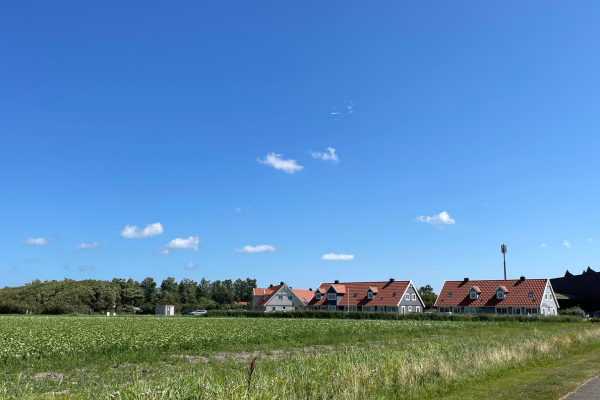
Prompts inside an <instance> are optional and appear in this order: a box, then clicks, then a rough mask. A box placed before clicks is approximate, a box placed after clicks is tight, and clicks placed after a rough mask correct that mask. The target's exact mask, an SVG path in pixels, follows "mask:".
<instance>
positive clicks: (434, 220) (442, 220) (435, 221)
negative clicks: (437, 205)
mask: <svg viewBox="0 0 600 400" xmlns="http://www.w3.org/2000/svg"><path fill="white" fill-rule="evenodd" d="M415 219H416V220H417V221H420V222H427V223H428V224H432V225H435V226H436V227H437V228H441V227H442V225H454V224H456V221H455V220H453V219H452V218H451V217H450V215H448V213H447V212H446V211H442V212H441V213H439V214H438V215H434V216H432V217H426V216H425V215H421V216H420V217H417V218H415Z"/></svg>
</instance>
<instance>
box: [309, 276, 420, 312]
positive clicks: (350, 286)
mask: <svg viewBox="0 0 600 400" xmlns="http://www.w3.org/2000/svg"><path fill="white" fill-rule="evenodd" d="M410 283H411V282H410V281H394V282H389V281H381V282H342V283H339V284H331V283H321V286H319V289H320V290H321V292H323V293H325V292H326V290H327V289H328V288H329V287H330V286H331V285H334V286H336V287H339V286H342V287H343V288H344V292H343V293H342V298H341V300H340V301H339V303H338V305H340V306H347V305H350V306H363V305H368V306H396V305H398V303H399V302H400V300H402V296H403V295H404V292H406V289H407V288H408V285H409V284H410ZM369 288H372V289H374V291H375V292H376V293H377V295H376V296H375V298H373V299H369V298H368V297H367V290H368V289H369ZM338 293H340V292H338ZM354 293H356V294H357V295H356V297H354ZM394 293H395V296H394V297H392V296H393V295H394ZM308 305H309V306H324V305H327V296H323V297H321V299H320V300H317V298H316V297H313V298H312V300H311V301H310V302H309V303H308Z"/></svg>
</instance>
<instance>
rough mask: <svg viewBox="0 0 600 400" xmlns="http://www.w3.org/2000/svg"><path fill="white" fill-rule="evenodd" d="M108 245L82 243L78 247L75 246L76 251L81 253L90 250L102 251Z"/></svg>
mask: <svg viewBox="0 0 600 400" xmlns="http://www.w3.org/2000/svg"><path fill="white" fill-rule="evenodd" d="M105 246H106V243H98V242H93V243H81V244H78V245H77V246H75V250H78V251H81V250H88V249H101V248H102V247H105Z"/></svg>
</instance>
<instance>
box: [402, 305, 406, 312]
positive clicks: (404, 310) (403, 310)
mask: <svg viewBox="0 0 600 400" xmlns="http://www.w3.org/2000/svg"><path fill="white" fill-rule="evenodd" d="M405 312H406V308H404V306H402V314H404V313H405Z"/></svg>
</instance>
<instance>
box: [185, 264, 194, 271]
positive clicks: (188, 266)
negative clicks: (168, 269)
mask: <svg viewBox="0 0 600 400" xmlns="http://www.w3.org/2000/svg"><path fill="white" fill-rule="evenodd" d="M185 269H187V270H190V269H196V264H194V263H193V262H189V263H187V264H185Z"/></svg>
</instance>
